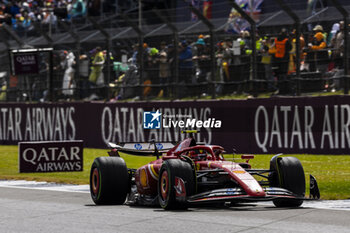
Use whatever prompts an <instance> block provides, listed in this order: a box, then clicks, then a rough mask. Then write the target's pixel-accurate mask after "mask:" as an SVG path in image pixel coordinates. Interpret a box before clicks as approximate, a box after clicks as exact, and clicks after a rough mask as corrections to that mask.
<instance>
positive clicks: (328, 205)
mask: <svg viewBox="0 0 350 233" xmlns="http://www.w3.org/2000/svg"><path fill="white" fill-rule="evenodd" d="M0 187H5V188H20V189H34V190H48V191H60V192H73V193H89V192H90V189H89V185H73V184H57V183H48V182H37V181H26V180H0ZM256 204H257V205H264V206H265V205H268V206H273V203H272V202H262V203H261V202H258V203H256ZM302 206H303V207H306V208H317V209H327V210H346V211H350V199H347V200H320V201H305V202H304V203H303V205H302Z"/></svg>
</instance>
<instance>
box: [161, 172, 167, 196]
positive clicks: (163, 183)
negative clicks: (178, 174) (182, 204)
mask: <svg viewBox="0 0 350 233" xmlns="http://www.w3.org/2000/svg"><path fill="white" fill-rule="evenodd" d="M168 190H169V179H168V172H167V171H164V172H163V174H162V177H161V181H160V194H161V196H162V199H163V200H166V199H167V197H168Z"/></svg>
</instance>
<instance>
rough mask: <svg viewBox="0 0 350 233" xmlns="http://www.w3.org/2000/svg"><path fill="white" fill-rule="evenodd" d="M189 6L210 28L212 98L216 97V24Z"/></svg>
mask: <svg viewBox="0 0 350 233" xmlns="http://www.w3.org/2000/svg"><path fill="white" fill-rule="evenodd" d="M189 7H190V10H191V12H192V13H194V14H195V15H196V16H197V17H198V19H199V20H200V21H202V22H203V23H204V24H205V25H206V26H207V27H208V29H209V34H210V59H211V80H210V82H209V83H210V84H211V85H210V86H211V88H212V93H211V97H212V99H215V98H216V87H215V70H216V69H215V66H216V62H215V46H214V25H213V24H212V23H211V22H210V21H209V20H208V19H207V18H206V17H205V16H204V15H203V14H202V13H201V12H200V11H199V10H198V9H197V8H195V7H194V6H193V5H192V4H191V3H189Z"/></svg>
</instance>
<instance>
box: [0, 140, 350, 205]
mask: <svg viewBox="0 0 350 233" xmlns="http://www.w3.org/2000/svg"><path fill="white" fill-rule="evenodd" d="M107 151H108V150H105V149H84V171H82V172H69V173H68V172H52V173H18V154H17V153H18V147H17V146H1V147H0V179H25V180H37V181H48V182H58V183H70V184H88V183H89V175H90V174H89V172H90V167H91V164H92V162H93V160H94V159H95V158H96V157H99V156H107ZM288 156H295V157H297V158H298V159H300V161H301V162H302V164H303V167H304V170H305V175H306V181H307V190H308V187H309V184H308V183H309V174H312V175H314V176H315V177H316V179H317V181H318V184H319V188H320V192H321V198H322V199H347V198H350V182H349V177H350V156H349V155H332V156H327V155H288ZM122 157H123V158H124V160H125V162H126V164H127V166H128V167H129V168H138V167H140V166H142V165H144V164H147V163H148V162H150V161H152V160H154V159H155V158H154V157H140V156H131V155H122ZM271 157H272V156H271V155H255V158H254V159H252V160H250V164H251V165H252V168H261V169H268V168H269V162H270V159H271ZM226 158H227V159H228V160H230V159H232V155H227V156H226ZM235 158H236V159H235V161H242V160H240V159H238V158H239V157H238V156H237V155H236V156H235Z"/></svg>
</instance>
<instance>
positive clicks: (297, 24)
mask: <svg viewBox="0 0 350 233" xmlns="http://www.w3.org/2000/svg"><path fill="white" fill-rule="evenodd" d="M275 1H276V2H277V3H278V5H280V7H281V8H282V10H283V11H284V12H286V13H287V14H288V15H289V17H291V18H292V19H293V20H294V23H295V29H296V35H295V37H296V38H295V42H296V43H295V47H296V48H295V56H296V79H297V95H300V34H301V33H300V30H301V24H300V19H299V17H298V16H297V15H296V14H295V13H294V11H293V10H292V8H290V7H289V6H288V5H287V4H286V3H285V2H284V1H283V0H275Z"/></svg>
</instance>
